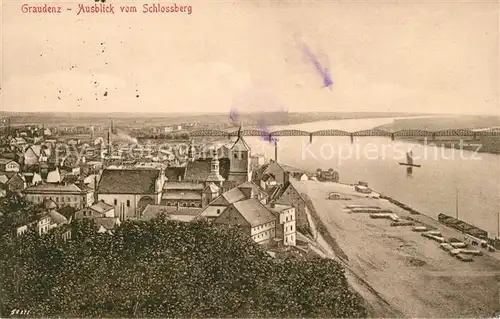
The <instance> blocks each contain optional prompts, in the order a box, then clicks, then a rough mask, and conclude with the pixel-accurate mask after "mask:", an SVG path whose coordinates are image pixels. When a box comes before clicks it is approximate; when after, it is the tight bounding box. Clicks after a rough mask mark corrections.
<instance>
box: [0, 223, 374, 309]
mask: <svg viewBox="0 0 500 319" xmlns="http://www.w3.org/2000/svg"><path fill="white" fill-rule="evenodd" d="M77 224H78V225H77V226H75V228H74V229H75V232H76V233H77V234H78V236H77V239H76V240H72V241H68V242H63V243H61V242H58V241H57V238H56V237H55V236H53V235H52V234H48V235H46V236H42V237H37V236H35V237H32V238H31V239H30V240H29V241H21V242H17V243H14V241H4V242H2V243H1V244H0V249H1V252H2V253H3V252H5V253H7V256H8V260H7V261H6V260H5V258H4V260H3V261H0V265H1V266H2V267H3V268H2V269H0V270H4V269H5V270H6V271H7V273H8V274H10V275H11V276H5V278H3V281H2V288H3V287H5V294H4V295H5V298H4V300H5V308H6V309H7V310H8V309H12V308H13V307H19V305H23V306H24V307H26V308H29V309H31V310H32V315H34V316H61V317H254V316H255V317H288V316H294V317H297V316H299V317H314V316H324V317H364V316H366V313H365V310H364V308H363V304H362V300H360V299H359V298H358V297H357V296H356V295H355V294H353V293H351V291H350V289H349V286H348V284H347V280H346V278H345V276H344V273H343V269H342V267H341V266H340V265H339V264H337V263H336V262H335V261H332V260H324V259H318V260H313V261H305V260H300V259H299V260H297V259H285V260H284V261H283V260H276V259H273V258H271V257H270V256H269V255H267V253H266V252H265V251H264V250H263V249H262V248H261V246H259V245H257V244H255V243H254V242H253V241H252V240H251V239H249V238H247V237H245V236H243V235H242V234H243V233H242V232H241V231H240V230H239V228H238V227H222V226H211V225H209V224H207V223H206V222H196V223H181V222H177V221H171V220H168V219H167V218H165V216H161V217H160V218H157V219H153V220H151V221H148V222H143V221H125V222H123V223H122V224H121V226H120V227H119V228H118V229H117V230H116V231H115V234H114V235H113V236H111V235H106V234H97V233H96V232H95V228H93V227H92V224H91V223H90V222H81V223H77ZM75 225H76V224H75ZM19 245H21V246H19ZM16 247H18V248H19V247H21V248H22V249H20V250H19V249H16ZM18 252H19V253H18ZM11 265H16V266H19V267H20V268H16V269H21V271H22V272H20V273H17V274H16V275H15V276H13V274H14V273H13V271H14V268H12V266H11ZM13 278H16V279H13Z"/></svg>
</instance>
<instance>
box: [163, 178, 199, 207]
mask: <svg viewBox="0 0 500 319" xmlns="http://www.w3.org/2000/svg"><path fill="white" fill-rule="evenodd" d="M204 188H205V187H204V186H203V184H201V183H196V182H170V181H166V182H165V184H164V186H163V194H162V197H161V205H165V206H177V205H179V206H181V207H202V198H203V190H204Z"/></svg>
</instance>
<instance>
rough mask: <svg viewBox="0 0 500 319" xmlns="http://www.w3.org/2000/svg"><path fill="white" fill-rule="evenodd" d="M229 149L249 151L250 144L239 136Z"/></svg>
mask: <svg viewBox="0 0 500 319" xmlns="http://www.w3.org/2000/svg"><path fill="white" fill-rule="evenodd" d="M231 150H237V151H250V150H251V149H250V146H249V145H248V144H247V142H245V140H244V139H243V137H242V136H239V137H238V139H237V140H236V142H234V144H233V147H231Z"/></svg>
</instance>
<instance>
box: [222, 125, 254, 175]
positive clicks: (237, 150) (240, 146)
mask: <svg viewBox="0 0 500 319" xmlns="http://www.w3.org/2000/svg"><path fill="white" fill-rule="evenodd" d="M250 155H251V149H250V146H248V144H247V143H246V142H245V140H244V139H243V137H242V136H241V126H240V128H239V130H238V139H237V140H236V142H234V144H233V147H231V149H230V151H229V161H230V164H231V167H230V168H229V176H228V180H229V181H237V182H242V183H244V182H248V181H251V180H252V169H251V166H250V163H251V161H250Z"/></svg>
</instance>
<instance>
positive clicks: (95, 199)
mask: <svg viewBox="0 0 500 319" xmlns="http://www.w3.org/2000/svg"><path fill="white" fill-rule="evenodd" d="M94 203H97V175H94Z"/></svg>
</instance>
